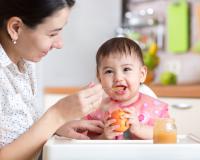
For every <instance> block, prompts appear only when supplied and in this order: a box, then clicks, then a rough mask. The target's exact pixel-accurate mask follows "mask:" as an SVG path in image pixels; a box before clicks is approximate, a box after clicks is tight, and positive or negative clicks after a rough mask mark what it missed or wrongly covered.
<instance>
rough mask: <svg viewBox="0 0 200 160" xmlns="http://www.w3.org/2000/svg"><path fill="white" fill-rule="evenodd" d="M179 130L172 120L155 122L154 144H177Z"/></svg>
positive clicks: (166, 119)
mask: <svg viewBox="0 0 200 160" xmlns="http://www.w3.org/2000/svg"><path fill="white" fill-rule="evenodd" d="M176 142H177V129H176V125H175V120H174V119H172V118H159V119H157V120H156V121H155V124H154V129H153V143H155V144H156V143H163V144H167V143H176Z"/></svg>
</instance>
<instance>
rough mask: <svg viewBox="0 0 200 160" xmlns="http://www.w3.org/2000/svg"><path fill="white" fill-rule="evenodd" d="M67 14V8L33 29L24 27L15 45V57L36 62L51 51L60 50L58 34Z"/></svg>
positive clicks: (60, 44)
mask: <svg viewBox="0 0 200 160" xmlns="http://www.w3.org/2000/svg"><path fill="white" fill-rule="evenodd" d="M69 12H70V9H68V8H67V7H66V8H63V9H62V10H59V11H57V12H56V13H55V14H53V15H52V16H50V17H47V18H46V19H45V21H44V22H43V23H42V24H39V25H38V26H37V27H36V28H35V29H30V28H28V27H27V26H25V25H24V26H23V27H22V29H21V32H20V34H19V37H18V39H17V43H16V44H15V45H16V47H15V49H16V51H15V52H16V53H17V54H15V55H17V56H18V58H19V59H21V58H23V59H26V60H29V61H32V62H38V61H40V60H41V58H42V57H44V56H46V55H47V54H48V52H49V51H50V50H51V49H53V48H57V49H60V48H62V46H63V41H62V38H61V35H60V32H61V30H62V29H63V27H64V25H65V24H66V22H67V20H68V16H69ZM15 59H16V58H15Z"/></svg>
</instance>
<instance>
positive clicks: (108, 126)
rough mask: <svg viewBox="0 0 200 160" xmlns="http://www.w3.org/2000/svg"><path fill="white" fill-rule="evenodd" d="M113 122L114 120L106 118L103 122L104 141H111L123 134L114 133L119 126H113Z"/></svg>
mask: <svg viewBox="0 0 200 160" xmlns="http://www.w3.org/2000/svg"><path fill="white" fill-rule="evenodd" d="M115 122H116V120H115V119H110V118H108V119H107V120H106V121H105V128H104V137H105V138H106V139H109V140H112V139H114V138H115V137H116V136H120V135H122V134H123V132H116V131H115V130H116V129H117V128H119V125H113V123H115Z"/></svg>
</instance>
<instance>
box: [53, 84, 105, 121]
mask: <svg viewBox="0 0 200 160" xmlns="http://www.w3.org/2000/svg"><path fill="white" fill-rule="evenodd" d="M102 96H103V90H102V87H101V85H100V84H97V85H93V86H88V87H87V88H86V89H83V90H81V91H80V92H78V93H76V94H73V95H69V96H67V97H65V98H63V99H61V100H60V101H58V102H57V103H56V104H55V105H54V109H56V111H57V113H58V114H59V115H60V117H61V118H62V120H64V122H67V121H71V120H74V119H80V118H82V117H83V116H85V115H87V114H89V113H91V112H93V111H95V110H96V109H97V108H98V107H99V106H100V104H101V101H102Z"/></svg>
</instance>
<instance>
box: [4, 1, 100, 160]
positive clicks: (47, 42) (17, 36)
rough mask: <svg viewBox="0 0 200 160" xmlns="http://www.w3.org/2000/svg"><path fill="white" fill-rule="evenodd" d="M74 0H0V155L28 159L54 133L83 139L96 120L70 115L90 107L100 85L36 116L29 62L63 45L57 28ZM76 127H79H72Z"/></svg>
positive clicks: (97, 97)
mask: <svg viewBox="0 0 200 160" xmlns="http://www.w3.org/2000/svg"><path fill="white" fill-rule="evenodd" d="M74 3H75V2H74V0H56V1H55V0H1V1H0V159H5V160H9V159H15V160H18V159H19V160H23V159H31V158H32V157H34V156H35V154H36V153H37V152H38V151H39V150H40V149H41V148H42V146H43V144H44V143H45V142H46V141H47V139H48V138H49V137H51V136H52V135H53V134H55V133H57V134H59V135H62V136H68V137H72V138H79V139H87V138H88V137H87V136H85V135H84V134H82V132H84V131H87V130H91V131H95V130H97V131H98V132H101V131H102V126H103V124H102V123H101V122H99V121H93V122H88V121H79V120H76V121H72V120H74V119H80V118H81V117H83V116H85V115H86V114H88V113H90V112H92V111H94V110H95V109H96V108H97V107H98V106H99V104H100V103H101V99H102V92H103V91H102V88H101V86H100V85H92V86H91V85H90V86H88V87H87V88H86V89H84V90H82V91H80V92H79V93H77V94H74V95H71V96H68V97H65V98H63V99H61V100H60V101H58V102H57V103H56V104H55V105H53V106H52V107H50V109H49V110H48V111H47V112H46V113H45V114H44V115H43V116H41V117H40V118H39V113H38V111H37V110H36V108H37V107H36V106H37V103H36V93H37V92H36V82H35V77H34V72H35V71H34V63H33V62H38V61H40V60H41V59H42V58H43V57H44V56H46V55H47V53H48V52H49V51H50V50H51V49H54V48H56V49H60V48H62V46H63V43H62V39H61V36H60V31H61V30H62V29H63V27H64V25H65V23H66V21H67V20H68V16H69V13H70V8H71V7H72V6H73V5H74ZM78 131H79V132H78Z"/></svg>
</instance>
